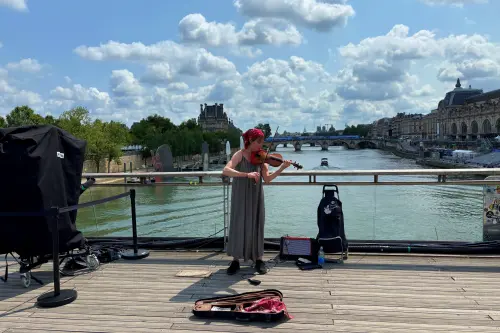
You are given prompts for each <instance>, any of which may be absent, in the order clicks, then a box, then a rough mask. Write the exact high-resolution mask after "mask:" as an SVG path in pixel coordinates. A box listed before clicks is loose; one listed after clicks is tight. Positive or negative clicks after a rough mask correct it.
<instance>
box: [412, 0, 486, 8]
mask: <svg viewBox="0 0 500 333" xmlns="http://www.w3.org/2000/svg"><path fill="white" fill-rule="evenodd" d="M420 1H421V2H423V3H424V4H426V5H429V6H453V7H460V8H462V7H464V6H465V5H483V4H487V3H488V0H420Z"/></svg>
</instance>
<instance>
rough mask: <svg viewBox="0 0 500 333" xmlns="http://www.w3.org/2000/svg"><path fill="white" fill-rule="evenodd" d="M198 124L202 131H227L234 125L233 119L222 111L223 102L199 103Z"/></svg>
mask: <svg viewBox="0 0 500 333" xmlns="http://www.w3.org/2000/svg"><path fill="white" fill-rule="evenodd" d="M198 125H200V126H201V128H202V130H203V132H216V131H227V130H228V129H229V128H230V127H234V125H233V121H232V120H230V119H229V118H228V117H227V114H226V113H225V112H224V104H217V103H215V104H214V105H207V103H205V105H203V104H200V115H199V116H198Z"/></svg>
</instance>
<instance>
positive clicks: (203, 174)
mask: <svg viewBox="0 0 500 333" xmlns="http://www.w3.org/2000/svg"><path fill="white" fill-rule="evenodd" d="M497 175H500V168H471V169H398V170H305V171H283V172H282V173H281V175H280V177H279V178H281V177H287V176H288V177H307V178H308V180H307V181H301V182H299V181H281V180H279V179H278V178H276V180H275V181H273V182H270V183H264V184H265V185H267V186H269V185H271V186H272V185H275V186H276V185H278V186H283V185H327V184H331V183H332V180H324V181H319V180H318V178H319V177H349V176H365V177H371V180H368V181H335V184H337V185H343V186H346V185H348V186H360V185H376V186H379V185H488V184H500V181H498V180H486V179H462V180H456V179H453V180H449V177H450V176H451V177H454V176H457V177H459V176H469V177H474V176H476V177H477V176H483V177H487V176H497ZM383 176H435V177H436V178H435V180H426V181H423V180H409V181H391V180H389V181H381V180H380V178H381V177H383ZM83 177H84V178H126V177H138V178H143V179H148V178H170V180H169V181H160V182H152V183H106V184H99V182H97V183H96V184H95V185H94V186H192V185H197V186H221V185H223V184H228V183H229V184H230V183H231V181H230V178H229V177H226V176H224V175H223V174H222V171H192V172H190V171H187V172H131V173H121V172H118V173H84V174H83ZM174 178H185V179H186V180H184V181H178V180H176V181H171V180H172V179H174ZM187 178H198V182H193V181H192V180H189V179H187ZM207 178H209V179H214V178H218V179H220V182H214V181H209V182H205V181H204V180H205V179H207Z"/></svg>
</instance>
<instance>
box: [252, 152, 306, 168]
mask: <svg viewBox="0 0 500 333" xmlns="http://www.w3.org/2000/svg"><path fill="white" fill-rule="evenodd" d="M250 163H252V164H254V165H260V164H263V163H267V164H269V165H270V166H273V167H279V166H280V165H281V164H282V163H283V156H281V155H280V154H276V153H273V154H269V153H268V152H266V151H265V150H264V149H261V150H257V151H253V152H252V154H251V156H250ZM292 165H293V166H294V167H295V168H297V170H298V169H302V168H303V166H302V165H300V164H298V163H297V162H292Z"/></svg>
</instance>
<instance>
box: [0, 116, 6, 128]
mask: <svg viewBox="0 0 500 333" xmlns="http://www.w3.org/2000/svg"><path fill="white" fill-rule="evenodd" d="M3 127H7V122H6V121H5V119H3V117H0V128H3Z"/></svg>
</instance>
